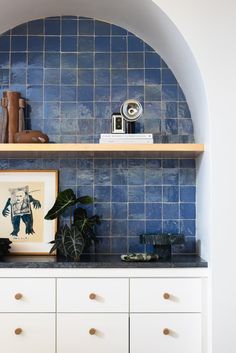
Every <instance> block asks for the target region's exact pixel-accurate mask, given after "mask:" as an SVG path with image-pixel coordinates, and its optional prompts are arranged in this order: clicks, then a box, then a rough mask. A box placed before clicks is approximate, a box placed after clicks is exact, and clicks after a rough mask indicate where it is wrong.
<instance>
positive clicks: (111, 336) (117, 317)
mask: <svg viewBox="0 0 236 353" xmlns="http://www.w3.org/2000/svg"><path fill="white" fill-rule="evenodd" d="M128 322H129V317H128V314H117V313H116V314H107V313H106V314H97V313H96V314H58V315H57V325H58V326H57V347H58V350H57V352H58V353H78V352H80V351H81V352H83V353H92V352H96V353H128V351H129V346H128V332H129V325H128Z"/></svg>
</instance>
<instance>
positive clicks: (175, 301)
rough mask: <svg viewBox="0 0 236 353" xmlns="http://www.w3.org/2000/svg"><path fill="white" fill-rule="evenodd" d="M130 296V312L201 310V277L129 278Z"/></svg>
mask: <svg viewBox="0 0 236 353" xmlns="http://www.w3.org/2000/svg"><path fill="white" fill-rule="evenodd" d="M130 297H131V301H130V311H131V312H201V310H202V309H201V302H202V286H201V279H200V278H142V279H140V278H135V279H131V280H130Z"/></svg>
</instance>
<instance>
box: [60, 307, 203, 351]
mask: <svg viewBox="0 0 236 353" xmlns="http://www.w3.org/2000/svg"><path fill="white" fill-rule="evenodd" d="M164 330H165V331H164ZM168 331H169V332H168ZM164 332H165V334H164ZM147 351H148V352H158V353H190V352H191V353H201V314H190V313H189V314H131V317H130V353H144V352H147ZM63 353H64V352H63Z"/></svg>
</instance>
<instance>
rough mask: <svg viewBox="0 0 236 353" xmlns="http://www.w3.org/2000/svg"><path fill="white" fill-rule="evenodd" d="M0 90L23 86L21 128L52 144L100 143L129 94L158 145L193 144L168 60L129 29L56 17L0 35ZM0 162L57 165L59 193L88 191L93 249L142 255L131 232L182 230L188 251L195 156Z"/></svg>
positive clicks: (184, 249) (23, 166) (192, 240)
mask: <svg viewBox="0 0 236 353" xmlns="http://www.w3.org/2000/svg"><path fill="white" fill-rule="evenodd" d="M183 65H184V63H183ZM0 89H1V92H0V93H2V91H3V90H6V89H11V90H18V91H20V92H21V94H22V96H23V97H26V98H27V100H28V109H27V126H28V127H29V128H32V129H41V130H43V131H44V132H46V133H47V134H48V135H49V137H50V140H51V141H54V142H98V138H99V135H100V133H105V132H110V127H111V113H112V112H117V111H119V108H120V105H121V103H122V102H123V101H124V100H125V99H127V98H136V99H138V100H140V101H141V102H142V104H143V106H144V115H143V117H142V119H141V120H140V121H139V123H138V124H137V125H138V126H137V130H138V131H141V132H151V133H153V134H154V136H155V141H156V142H162V141H163V140H164V141H165V142H166V141H168V142H193V141H194V137H193V126H192V120H191V115H190V112H189V109H188V105H187V102H186V99H185V96H184V94H183V92H182V90H181V88H180V86H179V85H178V83H177V81H176V79H175V77H174V75H173V73H172V72H171V70H170V69H169V68H168V67H167V65H166V64H165V62H164V61H163V60H162V59H161V58H160V56H159V55H158V54H157V53H155V52H154V50H153V49H152V48H151V47H150V46H148V45H147V44H146V43H144V42H143V41H142V40H141V39H139V38H137V37H136V36H134V35H133V34H132V33H130V32H127V31H126V30H125V29H123V28H120V27H117V26H115V25H110V24H108V23H104V22H101V21H96V20H93V19H88V18H77V17H67V16H64V17H61V18H59V17H53V18H46V19H39V20H35V21H31V22H28V23H25V24H22V25H20V26H18V27H16V28H14V29H11V30H10V31H8V32H6V33H4V34H3V35H1V36H0ZM140 157H141V158H140ZM0 168H2V169H7V168H10V169H52V168H55V169H59V170H60V188H61V189H64V188H66V187H71V188H73V189H74V190H75V191H76V192H78V193H80V194H82V195H83V194H89V195H91V196H94V197H95V198H96V203H95V205H94V206H93V209H90V211H91V212H92V211H95V212H97V213H98V214H100V215H102V217H103V223H102V225H101V226H100V227H98V230H97V234H98V236H99V237H100V238H101V240H102V241H101V242H99V244H98V245H97V249H96V251H97V252H99V253H121V252H127V251H139V250H140V251H143V250H144V248H143V247H142V246H140V245H139V242H138V235H139V234H141V233H142V232H156V231H163V232H174V233H176V232H181V233H183V234H185V235H186V236H187V241H186V245H185V246H184V247H176V248H175V251H176V252H195V212H196V210H195V208H196V206H195V205H196V200H195V198H196V197H195V194H196V187H195V185H196V183H195V161H194V160H192V159H157V158H155V157H153V156H150V155H149V156H145V158H142V156H140V155H134V156H132V155H126V154H119V155H115V156H114V155H104V154H96V155H93V154H88V155H86V156H84V155H83V156H82V155H81V156H80V155H78V156H76V158H75V156H72V155H68V156H67V158H65V156H56V157H53V158H52V159H42V158H37V159H6V160H1V161H0Z"/></svg>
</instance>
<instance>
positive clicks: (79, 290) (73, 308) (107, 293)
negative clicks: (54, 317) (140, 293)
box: [57, 278, 129, 312]
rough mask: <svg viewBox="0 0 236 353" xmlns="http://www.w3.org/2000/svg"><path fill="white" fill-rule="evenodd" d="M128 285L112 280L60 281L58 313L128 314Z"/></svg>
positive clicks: (121, 280)
mask: <svg viewBox="0 0 236 353" xmlns="http://www.w3.org/2000/svg"><path fill="white" fill-rule="evenodd" d="M128 283H129V282H128V280H127V279H110V278H108V279H103V278H72V279H69V278H66V279H58V281H57V295H58V298H57V309H58V312H128V296H129V289H128V287H129V286H128Z"/></svg>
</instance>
